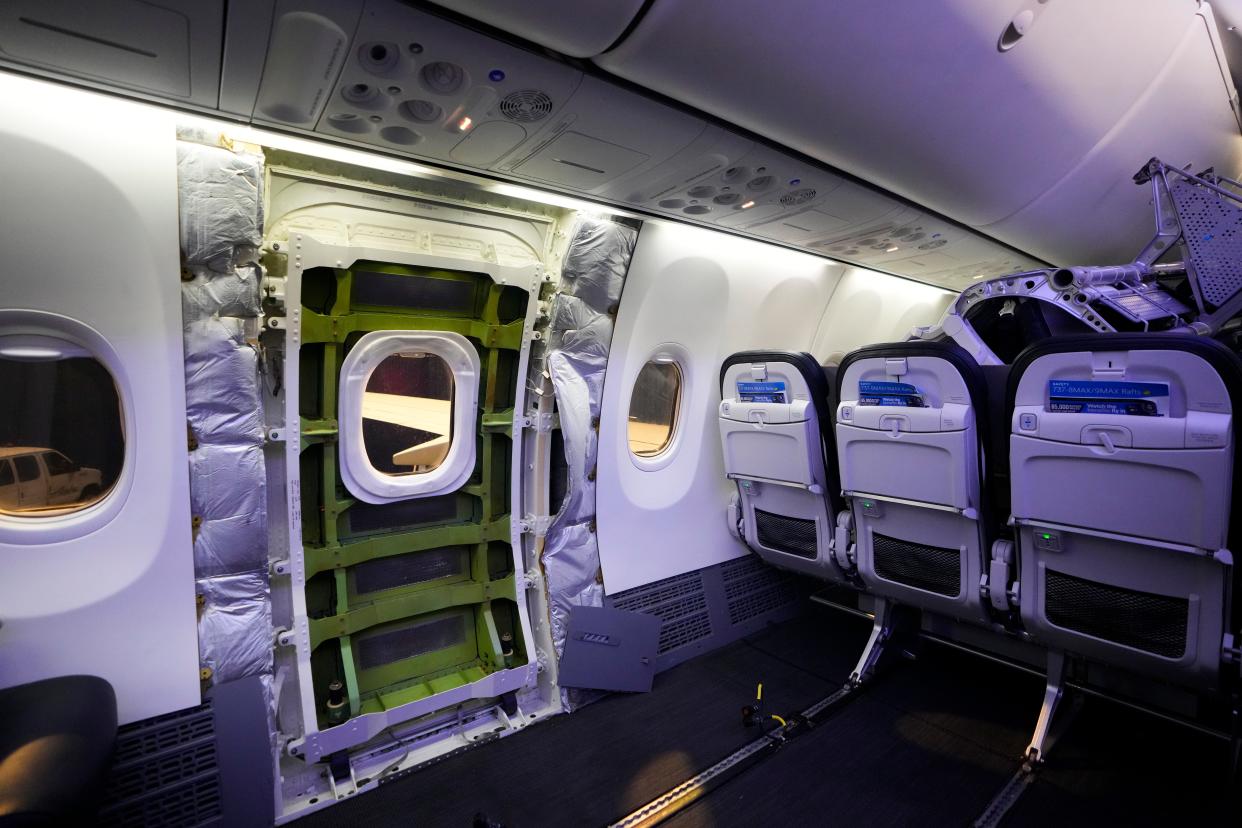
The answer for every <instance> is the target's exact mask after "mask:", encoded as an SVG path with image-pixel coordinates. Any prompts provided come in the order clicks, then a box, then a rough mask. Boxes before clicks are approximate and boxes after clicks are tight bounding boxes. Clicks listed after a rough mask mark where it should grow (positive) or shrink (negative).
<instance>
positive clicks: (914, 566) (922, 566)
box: [871, 532, 962, 598]
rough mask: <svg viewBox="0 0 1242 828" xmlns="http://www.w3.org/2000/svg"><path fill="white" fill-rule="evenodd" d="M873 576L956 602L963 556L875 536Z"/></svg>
mask: <svg viewBox="0 0 1242 828" xmlns="http://www.w3.org/2000/svg"><path fill="white" fill-rule="evenodd" d="M871 546H872V550H873V556H874V560H875V573H876V574H877V575H879V576H880V577H881V578H883V579H884V580H886V581H893V582H895V583H898V584H904V585H906V586H911V587H914V588H915V589H921V590H924V591H926V592H934V593H936V594H937V595H945V596H948V597H949V598H956V597H957V596H959V595H961V593H962V553H961V550H958V549H945V548H942V547H939V546H927V545H925V544H921V543H911V542H910V541H904V540H898V539H897V538H890V537H888V536H887V535H881V534H880V533H878V532H874V533H872V535H871Z"/></svg>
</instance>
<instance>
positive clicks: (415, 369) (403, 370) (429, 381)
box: [362, 351, 453, 476]
mask: <svg viewBox="0 0 1242 828" xmlns="http://www.w3.org/2000/svg"><path fill="white" fill-rule="evenodd" d="M362 439H363V444H364V445H365V447H366V453H367V459H368V460H370V461H371V465H372V466H374V467H375V470H376V471H379V472H382V473H384V474H388V475H393V476H397V475H409V474H426V473H427V472H430V471H435V470H436V469H438V468H439V467H440V464H441V463H443V462H444V458H445V457H447V456H448V452H449V448H450V446H451V445H452V442H453V370H452V368H450V367H449V364H448V363H447V362H445V361H444V360H443V359H442V358H440V357H439V356H436V355H435V354H431V353H426V352H422V351H411V352H402V353H397V354H392V355H391V356H388V357H386V358H384V360H383V361H382V362H380V364H379V365H377V366H375V370H374V371H372V372H371V376H370V377H368V378H367V385H366V392H365V393H364V394H363V400H362Z"/></svg>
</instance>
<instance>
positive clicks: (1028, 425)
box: [1018, 414, 1039, 431]
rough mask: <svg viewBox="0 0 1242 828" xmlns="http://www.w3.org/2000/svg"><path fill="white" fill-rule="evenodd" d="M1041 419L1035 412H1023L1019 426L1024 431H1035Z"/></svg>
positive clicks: (1019, 418)
mask: <svg viewBox="0 0 1242 828" xmlns="http://www.w3.org/2000/svg"><path fill="white" fill-rule="evenodd" d="M1038 425H1039V419H1038V418H1037V417H1036V416H1035V415H1034V414H1023V415H1021V416H1020V417H1018V427H1019V428H1021V429H1022V430H1023V431H1034V430H1035V427H1036V426H1038Z"/></svg>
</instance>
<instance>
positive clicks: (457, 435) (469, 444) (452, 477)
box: [339, 331, 480, 503]
mask: <svg viewBox="0 0 1242 828" xmlns="http://www.w3.org/2000/svg"><path fill="white" fill-rule="evenodd" d="M411 352H421V353H426V354H433V355H435V356H437V357H439V358H440V359H442V360H444V362H445V363H446V364H447V365H448V367H449V370H451V371H452V372H453V413H452V427H453V430H452V432H451V433H452V438H451V440H450V442H449V450H448V454H446V455H445V457H444V461H443V462H441V463H440V465H438V466H436V467H435V468H434V469H432V470H431V471H429V472H425V473H422V474H409V475H392V474H385V473H384V472H381V471H379V470H377V469H376V468H375V466H373V465H371V461H370V460H369V459H368V458H367V448H366V441H365V439H364V437H363V432H362V400H363V394H364V393H365V392H366V389H367V381H368V380H370V378H371V373H372V372H373V371H374V370H375V369H376V367H378V366H379V364H380V363H381V362H383V361H384V360H385V359H387V358H388V357H390V356H393V355H394V354H402V353H411ZM479 370H480V366H479V353H478V351H476V350H475V349H474V346H473V345H471V344H470V341H469V340H468V339H466V338H465V337H464V336H462V335H461V334H459V333H454V332H452V331H374V332H372V333H369V334H366V335H365V336H363V337H362V338H361V339H359V340H358V342H357V343H356V344H355V345H354V347H353V348H351V349H350V351H349V355H348V356H346V357H345V360H344V362H342V363H341V386H340V397H339V406H340V410H341V421H340V434H341V437H340V439H341V479H342V481H344V483H345V486H346V488H348V489H349V491H350V493H351V494H353V495H354V496H355V497H357V498H359V499H360V500H365V501H366V502H367V503H393V502H395V501H398V500H407V499H409V498H413V497H431V496H433V495H438V494H445V493H446V492H451V491H454V490H456V489H458V488H460V487H461V486H462V484H463V483H465V482H466V480H468V479H469V478H470V473H471V472H472V471H473V470H474V456H475V441H474V439H473V434H474V428H475V425H474V424H475V419H476V417H477V414H478V405H479Z"/></svg>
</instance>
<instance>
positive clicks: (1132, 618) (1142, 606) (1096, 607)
mask: <svg viewBox="0 0 1242 828" xmlns="http://www.w3.org/2000/svg"><path fill="white" fill-rule="evenodd" d="M1046 573H1047V574H1046V577H1045V581H1044V615H1045V616H1046V617H1047V619H1048V620H1049V621H1050V622H1051V623H1053V624H1055V625H1056V626H1058V627H1061V628H1063V629H1067V630H1073V631H1074V632H1079V633H1082V634H1083V635H1089V636H1091V637H1093V638H1101V639H1103V640H1105V641H1112V642H1114V643H1116V644H1121V645H1124V646H1126V647H1133V648H1135V649H1137V650H1143V651H1144V652H1148V653H1154V654H1156V655H1159V656H1164V657H1165V658H1181V657H1182V656H1183V655H1184V654H1185V653H1186V626H1187V623H1188V620H1189V615H1190V601H1189V600H1187V599H1185V598H1174V597H1170V596H1168V595H1155V594H1153V593H1150V592H1139V591H1138V590H1133V589H1124V588H1122V587H1118V586H1113V585H1111V584H1102V583H1099V582H1098V581H1089V580H1087V579H1085V578H1076V577H1074V576H1073V575H1066V574H1064V573H1061V572H1057V571H1055V570H1052V569H1048V570H1046Z"/></svg>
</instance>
